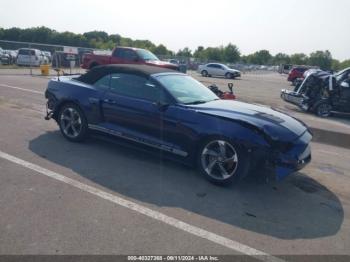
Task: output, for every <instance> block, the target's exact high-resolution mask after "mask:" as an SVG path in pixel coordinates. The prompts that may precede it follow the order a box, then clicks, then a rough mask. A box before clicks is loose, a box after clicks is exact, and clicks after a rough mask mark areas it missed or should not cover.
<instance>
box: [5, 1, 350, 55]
mask: <svg viewBox="0 0 350 262" xmlns="http://www.w3.org/2000/svg"><path fill="white" fill-rule="evenodd" d="M0 6H1V12H0V13H1V15H0V27H3V28H10V27H14V26H16V27H20V28H27V27H33V26H46V27H49V28H52V29H55V30H57V31H60V32H61V31H71V32H74V33H84V32H87V31H92V30H101V31H106V32H107V33H109V34H115V33H117V34H120V35H122V36H123V37H130V38H132V39H148V40H150V41H152V42H154V43H156V44H164V45H165V46H167V47H168V48H169V49H170V50H173V51H177V50H179V49H180V48H183V47H189V48H190V49H192V50H195V49H196V48H197V46H204V47H207V46H220V45H226V44H228V43H230V42H231V43H232V44H235V45H237V46H238V47H239V49H240V51H241V53H242V54H250V53H253V52H255V51H258V50H261V49H267V50H269V51H270V52H271V53H272V54H273V55H275V54H276V53H279V52H283V53H287V54H292V53H306V54H309V53H311V52H313V51H315V50H329V51H331V53H332V55H333V57H334V58H336V59H339V60H345V59H350V0H333V1H329V0H305V1H303V0H287V1H286V0H176V1H170V0H127V1H125V0H123V1H117V0H104V1H103V0H99V1H98V0H60V1H52V0H40V1H39V0H29V1H28V0H11V1H9V0H0ZM7 10H8V11H7Z"/></svg>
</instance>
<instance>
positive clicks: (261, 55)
mask: <svg viewBox="0 0 350 262" xmlns="http://www.w3.org/2000/svg"><path fill="white" fill-rule="evenodd" d="M247 59H248V63H251V64H257V65H267V64H270V63H271V62H272V55H271V54H270V52H269V51H268V50H260V51H257V52H255V53H254V54H251V55H248V57H247Z"/></svg>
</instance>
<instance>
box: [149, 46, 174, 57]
mask: <svg viewBox="0 0 350 262" xmlns="http://www.w3.org/2000/svg"><path fill="white" fill-rule="evenodd" d="M152 52H153V53H155V54H156V55H169V54H170V51H169V50H168V49H167V48H166V47H165V46H164V45H162V44H160V45H158V46H156V47H155V48H153V50H152Z"/></svg>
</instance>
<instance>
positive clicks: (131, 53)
mask: <svg viewBox="0 0 350 262" xmlns="http://www.w3.org/2000/svg"><path fill="white" fill-rule="evenodd" d="M124 59H126V60H131V61H133V60H135V59H137V55H136V53H135V52H134V51H132V50H125V52H124Z"/></svg>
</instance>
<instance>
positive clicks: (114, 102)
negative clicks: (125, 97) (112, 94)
mask: <svg viewBox="0 0 350 262" xmlns="http://www.w3.org/2000/svg"><path fill="white" fill-rule="evenodd" d="M103 102H105V103H107V104H116V103H117V101H115V100H112V99H105V100H103Z"/></svg>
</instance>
